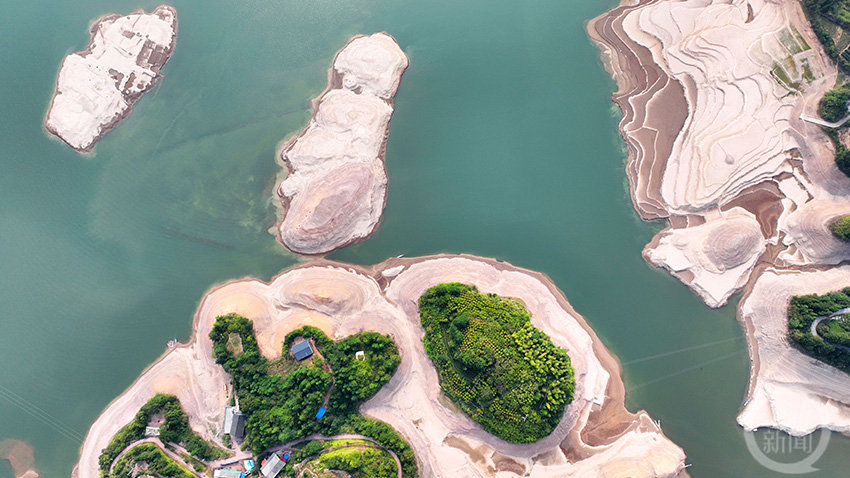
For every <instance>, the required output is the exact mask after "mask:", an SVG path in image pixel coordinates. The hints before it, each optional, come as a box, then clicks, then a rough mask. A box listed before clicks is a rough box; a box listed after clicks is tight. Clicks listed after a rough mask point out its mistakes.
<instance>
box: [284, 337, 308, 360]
mask: <svg viewBox="0 0 850 478" xmlns="http://www.w3.org/2000/svg"><path fill="white" fill-rule="evenodd" d="M289 351H290V352H292V356H293V357H295V360H299V361H300V360H304V359H305V358H307V357H309V356H311V355H313V347H311V346H310V341H309V340H302V341H301V342H298V343H297V344H294V345H293V346H292V347H290V348H289Z"/></svg>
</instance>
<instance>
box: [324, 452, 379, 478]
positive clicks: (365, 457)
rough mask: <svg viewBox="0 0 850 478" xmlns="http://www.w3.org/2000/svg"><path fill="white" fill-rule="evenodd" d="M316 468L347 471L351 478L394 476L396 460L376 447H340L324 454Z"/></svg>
mask: <svg viewBox="0 0 850 478" xmlns="http://www.w3.org/2000/svg"><path fill="white" fill-rule="evenodd" d="M315 468H316V469H319V470H336V471H344V472H347V473H348V475H349V476H350V477H351V478H394V477H395V476H396V465H395V460H393V458H392V457H391V456H390V455H389V454H388V453H387V452H385V451H381V450H378V449H375V448H352V447H349V448H340V449H337V450H333V451H330V452H328V453H324V454H322V455H321V456H320V457H319V458H318V460H316V466H315Z"/></svg>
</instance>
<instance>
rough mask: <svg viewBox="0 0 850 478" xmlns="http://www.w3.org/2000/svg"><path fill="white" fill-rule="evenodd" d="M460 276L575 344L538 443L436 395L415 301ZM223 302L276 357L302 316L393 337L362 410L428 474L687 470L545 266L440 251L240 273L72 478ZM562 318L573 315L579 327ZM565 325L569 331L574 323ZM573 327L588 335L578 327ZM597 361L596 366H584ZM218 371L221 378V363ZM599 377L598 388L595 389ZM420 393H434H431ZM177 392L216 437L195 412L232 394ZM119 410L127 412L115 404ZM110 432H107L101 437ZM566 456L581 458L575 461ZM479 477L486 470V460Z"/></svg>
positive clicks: (86, 451)
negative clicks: (519, 441)
mask: <svg viewBox="0 0 850 478" xmlns="http://www.w3.org/2000/svg"><path fill="white" fill-rule="evenodd" d="M451 278H456V279H459V280H461V281H467V282H471V283H474V284H476V285H478V286H479V288H480V289H481V290H487V291H495V292H497V293H500V294H504V295H506V296H513V297H518V298H520V300H523V301H524V302H525V303H526V304H527V306H528V308H529V311H530V312H531V313H532V322H533V323H534V325H535V326H536V327H538V328H541V330H544V331H545V332H546V333H547V334H552V337H553V341H555V342H556V343H557V344H559V346H562V347H563V346H564V345H565V344H566V343H571V344H572V345H567V347H568V348H569V349H570V356H571V359H572V360H573V362H574V364H575V365H576V376H577V387H576V398H575V400H574V401H573V403H572V404H570V405H569V406H568V407H567V411H566V412H565V414H564V417H563V419H562V421H561V423H560V424H559V426H558V428H557V429H556V431H555V432H554V433H553V434H552V435H550V436H548V437H546V438H544V439H542V440H541V441H539V442H537V443H534V444H530V445H515V444H510V443H507V442H504V441H502V440H499V439H497V438H495V437H493V436H492V435H490V434H488V433H486V432H484V431H483V429H481V428H480V426H478V425H477V424H475V423H474V422H472V421H471V420H470V419H469V418H468V417H466V416H465V415H463V414H460V413H458V412H456V411H452V410H449V409H447V408H445V406H443V405H442V404H441V403H439V402H440V401H439V400H438V398H439V396H440V395H441V394H440V392H439V385H438V384H437V376H436V371H435V370H433V366H432V365H431V363H430V361H429V360H428V359H427V356H426V355H425V352H424V349H423V347H422V344H421V335H422V333H423V332H422V330H421V326H419V325H418V309H417V308H416V300H417V299H418V295H419V294H420V293H421V292H422V291H424V289H422V288H423V287H426V286H429V285H432V283H433V282H435V281H438V282H439V281H446V280H449V279H451ZM420 289H422V290H420ZM511 292H514V293H515V294H511ZM541 293H542V294H543V296H541V295H540V294H541ZM541 297H542V298H541ZM249 309H250V310H249ZM225 311H237V312H241V313H243V314H244V315H245V316H247V317H249V318H251V319H252V320H254V323H255V327H256V328H257V336H258V343H259V344H260V347H261V350H262V351H263V354H264V355H265V354H267V353H271V354H275V353H276V354H279V353H280V351H279V344H278V342H279V341H280V340H282V337H283V335H285V332H287V329H289V328H292V327H295V326H300V325H302V324H303V323H304V321H305V320H306V321H307V322H306V323H312V322H310V320H311V317H315V318H316V320H325V321H329V322H327V324H330V327H331V328H332V329H333V332H332V333H333V334H334V335H336V336H337V337H339V336H343V335H347V334H350V333H354V332H356V331H359V330H364V329H368V330H376V331H379V332H381V333H390V334H391V335H393V337H394V339H395V340H396V342H397V343H398V345H399V350H400V352H401V354H402V365H401V366H400V367H399V370H398V371H397V373H396V374H395V375H394V376H393V378H392V380H391V381H390V383H388V384H387V385H385V386H384V388H383V389H382V390H381V391H379V392H378V394H377V395H376V396H375V397H373V398H372V399H371V400H369V401H368V402H367V403H365V404H364V405H363V406H362V407H361V412H362V413H364V414H366V415H368V416H371V417H373V418H377V419H380V420H383V421H386V422H387V423H389V424H390V425H392V426H393V427H394V428H396V429H397V430H398V431H399V432H400V433H402V435H403V436H404V437H405V438H406V439H407V440H408V442H409V443H410V444H411V446H412V447H413V449H414V452H415V453H416V455H417V459H418V461H419V462H420V472H421V474H422V475H423V476H431V475H433V476H454V475H453V473H454V472H456V471H458V470H461V469H464V470H467V469H468V470H476V469H478V468H477V467H485V468H486V466H491V467H492V466H497V467H504V468H505V469H507V468H512V469H519V468H521V469H523V470H525V471H524V472H525V473H529V474H530V476H541V474H542V475H546V474H548V473H552V472H557V473H559V475H561V476H565V475H575V476H588V474H584V475H582V473H590V474H592V473H593V471H591V470H596V471H597V472H598V471H599V470H613V469H628V470H630V472H633V473H636V474H637V476H674V475H675V474H676V473H679V472H681V471H682V470H683V469H684V453H683V452H682V451H681V449H680V448H678V447H676V446H675V445H674V444H673V443H672V442H670V441H669V440H668V439H667V438H666V437H664V435H663V433H662V432H661V430H660V428H658V426H657V424H656V423H655V422H654V421H653V420H652V419H651V418H650V417H649V416H648V415H647V414H646V412H638V413H636V414H631V413H629V412H627V411H626V410H625V408H624V407H623V398H624V397H623V395H624V393H623V383H622V380H621V379H620V376H619V365H618V363H617V361H616V359H615V358H614V357H613V355H612V354H611V353H610V352H609V351H608V350H607V349H606V348H605V347H604V345H602V344H601V342H600V341H599V339H598V337H597V336H596V335H595V334H594V333H593V331H592V329H590V327H589V326H588V324H587V323H586V321H585V320H584V319H583V318H582V317H581V316H580V315H578V314H576V313H575V311H574V310H573V309H572V307H571V306H570V304H569V302H568V301H567V300H566V297H564V296H563V294H562V293H561V292H560V291H559V290H558V289H557V288H556V287H555V285H554V284H553V283H552V282H551V280H549V279H548V278H547V277H546V276H545V275H543V274H540V273H536V272H532V271H528V270H526V269H521V268H517V267H513V266H511V265H510V264H507V263H504V262H499V261H495V260H492V259H481V258H476V257H474V256H468V255H448V254H441V255H437V256H428V257H423V258H394V259H389V260H387V261H385V262H382V263H380V264H377V265H375V266H371V267H364V266H356V265H351V264H343V263H338V262H333V261H327V260H317V261H312V262H310V263H306V264H300V265H298V266H296V267H293V268H291V269H288V270H286V271H284V272H282V273H281V274H279V275H277V276H275V278H273V279H272V280H271V281H270V282H269V283H268V284H265V283H263V282H261V281H257V280H253V279H243V280H240V281H235V282H230V283H228V284H224V285H220V286H217V287H215V288H213V289H212V290H211V291H209V292H208V293H207V294H206V295H205V297H204V299H203V301H202V302H201V304H200V306H199V308H198V311H197V313H196V315H195V320H194V322H193V335H192V339H191V340H190V342H189V343H187V344H180V345H179V346H177V347H176V348H175V349H174V350H170V351H168V352H166V353H165V354H164V355H163V356H162V357H161V358H160V359H159V360H157V362H156V363H155V364H153V365H152V366H150V367H148V368H147V369H146V371H145V372H144V373H143V374H142V376H140V377H139V379H137V380H136V381H135V382H134V384H133V385H131V386H130V388H128V390H127V391H126V392H124V394H122V395H121V396H120V397H118V398H117V399H115V400H113V402H112V403H111V404H110V405H109V406H108V407H107V408H106V410H105V411H104V412H103V414H101V416H100V417H99V418H98V420H97V421H96V422H95V423H94V425H93V426H92V429H91V430H90V431H89V434H88V435H87V438H86V442H85V443H84V445H83V447H82V450H81V462H80V464H78V467H77V468H75V474H74V476H75V477H83V478H88V477H89V476H94V475H91V474H87V473H81V472H80V466H83V467H90V466H91V465H92V464H95V465H96V457H97V454H98V453H99V449H100V448H102V446H100V445H99V444H98V443H97V442H100V441H104V440H107V441H108V439H109V437H110V436H111V435H109V434H108V432H107V430H106V429H105V428H104V426H105V425H106V422H110V421H111V422H115V421H118V422H120V421H121V419H120V418H121V416H122V413H123V414H124V415H127V416H128V417H129V416H130V415H131V414H134V413H135V411H136V410H137V408H134V407H135V405H134V404H133V403H129V404H128V402H127V401H126V398H127V397H128V396H134V397H136V398H137V399H145V394H151V393H152V392H153V391H155V390H153V389H154V388H155V387H148V388H146V387H147V385H146V384H150V383H152V381H154V380H153V379H154V378H156V377H155V376H156V375H157V374H159V375H167V374H169V373H172V372H170V371H167V370H163V369H161V368H160V367H158V365H160V364H163V363H166V362H173V360H170V359H169V357H173V356H174V355H175V354H179V353H180V352H179V351H180V350H192V351H193V352H194V355H195V357H194V359H193V360H195V361H201V362H204V363H207V364H209V363H213V361H212V356H211V347H210V344H209V340H208V339H205V337H206V335H205V334H206V333H208V330H207V329H208V328H209V327H210V323H211V321H212V320H214V316H215V315H218V314H220V313H224V312H225ZM559 311H560V312H559ZM567 318H569V319H567ZM563 320H572V321H574V322H572V323H573V324H574V325H569V322H567V323H564V322H562V321H563ZM552 321H557V324H559V325H558V327H557V329H553V326H554V324H555V323H556V322H552ZM564 327H566V330H572V332H565V331H564V330H565V329H564ZM575 333H578V334H579V335H581V336H584V337H585V338H584V339H580V338H579V337H578V336H574V335H570V334H575ZM199 338H201V339H202V340H199ZM565 340H567V341H568V342H564V341H565ZM576 340H578V341H577V342H576ZM583 341H587V342H586V343H587V345H586V346H583V345H580V344H582V343H584V342H583ZM588 360H590V361H591V362H588ZM591 363H596V364H597V365H591ZM588 366H590V367H591V368H584V369H583V368H582V367H588ZM597 367H598V368H597ZM196 368H198V369H199V370H201V369H204V367H196ZM218 369H219V370H220V367H218ZM582 370H584V372H582ZM583 373H589V375H582V374H583ZM151 375H153V376H154V377H151ZM221 375H222V376H224V374H223V372H221ZM224 378H225V379H226V377H224ZM215 382H216V381H215V380H213V381H211V383H207V384H205V383H203V380H201V381H198V380H193V381H192V387H194V388H196V389H197V390H196V391H195V392H192V391H183V392H181V391H178V396H180V394H181V393H182V394H183V395H188V396H193V395H197V394H198V393H197V391H198V390H199V391H200V392H201V393H202V394H203V393H207V394H209V393H218V394H219V395H223V394H222V393H221V392H214V390H215V389H216V388H217V387H219V386H220V385H221V384H216V383H215ZM600 386H601V387H602V388H601V389H597V388H587V387H600ZM411 387H412V388H411ZM183 388H185V387H183ZM408 389H409V390H408ZM219 390H221V389H219ZM404 390H406V391H404ZM415 390H418V392H416V391H415ZM423 392H424V394H425V395H427V396H423ZM180 398H181V403H184V406H185V407H186V408H187V412H188V413H189V414H190V417H191V418H192V419H190V424H191V425H192V427H193V429H198V428H203V430H196V431H199V432H201V433H202V434H205V435H206V436H207V438H211V439H216V438H215V437H214V436H212V434H210V433H209V430H208V429H207V428H208V427H209V425H208V424H207V423H208V421H205V420H199V419H197V417H196V416H195V415H201V416H204V417H207V416H210V415H220V413H221V410H217V409H212V408H214V407H215V406H216V405H217V402H222V405H221V406H222V410H223V400H210V401H209V403H207V404H203V405H201V406H198V403H197V402H195V401H194V400H192V399H191V398H190V399H189V400H186V402H184V399H183V397H180ZM222 398H224V397H222ZM186 404H188V405H186ZM122 407H123V408H124V410H123V411H122V413H115V410H118V409H120V408H122ZM204 407H208V408H209V409H204ZM417 416H419V418H416V417H417ZM212 422H213V423H215V422H216V421H215V420H213V421H212ZM122 425H123V423H122ZM119 426H120V425H119ZM585 431H586V432H587V433H585ZM104 432H107V435H108V436H107V437H105V438H98V437H99V436H100V435H103V434H104ZM441 437H442V438H441ZM464 450H469V451H464ZM472 450H477V451H475V452H474V453H475V454H476V455H480V454H482V453H483V456H484V459H483V462H484V463H479V462H478V461H477V459H475V460H473V459H471V458H470V455H469V454H470V453H473V452H472ZM559 457H560V458H559ZM568 458H569V459H572V460H575V462H574V463H570V461H569V459H568ZM553 466H554V468H553ZM617 467H620V468H617ZM453 470H454V471H453ZM556 470H557V471H556ZM470 476H485V474H484V473H483V470H480V469H479V470H478V471H476V472H475V474H474V475H470ZM680 476H684V475H680Z"/></svg>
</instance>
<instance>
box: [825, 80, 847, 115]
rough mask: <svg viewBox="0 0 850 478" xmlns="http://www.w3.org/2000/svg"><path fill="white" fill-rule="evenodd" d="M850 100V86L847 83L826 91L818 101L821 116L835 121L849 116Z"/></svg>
mask: <svg viewBox="0 0 850 478" xmlns="http://www.w3.org/2000/svg"><path fill="white" fill-rule="evenodd" d="M848 101H850V88H847V85H845V86H842V87H841V88H835V89H832V90H829V91H827V92H826V93H824V95H823V98H821V99H820V102H819V103H818V114H819V115H820V117H821V118H823V119H825V120H827V121H830V122H833V121H838V120H840V119H842V118H844V117H845V116H847V102H848Z"/></svg>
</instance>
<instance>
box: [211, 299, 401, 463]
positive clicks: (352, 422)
mask: <svg viewBox="0 0 850 478" xmlns="http://www.w3.org/2000/svg"><path fill="white" fill-rule="evenodd" d="M231 334H238V335H239V336H240V338H241V339H242V352H241V353H240V354H239V355H238V356H236V355H235V354H233V353H232V352H231V351H230V350H228V347H227V343H228V340H229V338H230V336H231ZM299 337H304V338H310V339H312V340H313V343H315V344H316V347H317V348H318V351H319V353H320V354H321V355H322V356H324V357H325V359H326V360H327V365H328V367H329V368H330V370H331V372H328V371H327V370H326V369H325V368H324V364H322V363H317V362H318V361H310V362H308V363H307V364H305V365H301V366H296V367H294V368H291V369H290V371H289V372H287V373H286V374H285V376H283V375H280V374H276V373H271V372H270V371H269V365H270V364H269V362H268V360H267V359H266V358H265V357H263V356H262V355H261V354H260V350H259V347H258V346H257V340H256V336H255V335H254V325H253V323H252V322H251V321H250V320H248V319H246V318H244V317H241V316H239V315H237V314H228V315H224V316H220V317H217V318H216V321H215V325H214V326H213V329H212V331H211V332H210V339H211V340H212V342H213V353H214V355H215V359H216V362H217V363H219V364H221V365H222V367H223V368H224V370H225V371H226V372H227V373H229V374H230V375H231V376H232V377H233V387H234V390H235V392H236V395H237V396H238V397H239V406H240V408H241V409H242V411H243V412H245V414H246V415H247V420H246V423H245V433H246V440H245V441H246V443H247V444H248V445H249V446H251V448H252V449H253V450H254V452H255V453H260V452H262V451H263V450H265V449H267V448H269V447H271V446H274V445H278V444H281V443H287V442H289V441H292V440H296V439H299V438H303V437H306V436H309V435H311V434H314V433H320V434H322V435H325V436H332V435H337V434H340V433H357V434H361V435H364V436H368V437H370V438H372V439H373V440H375V441H377V442H378V443H380V444H381V445H382V446H384V447H386V448H388V449H390V450H393V452H395V453H396V454H397V455H398V456H399V459H400V460H402V471H403V473H404V476H405V477H411V478H412V477H415V476H417V467H416V459H415V457H414V455H413V451H412V450H411V448H410V445H408V444H407V442H406V441H404V439H402V438H401V436H400V435H399V434H398V433H397V432H396V431H395V430H393V429H392V427H390V426H389V425H387V424H386V423H383V422H380V421H377V420H371V419H367V418H365V417H363V416H360V415H359V414H358V412H357V407H358V406H359V405H360V404H361V403H362V402H363V401H365V400H368V399H369V398H371V397H372V395H374V394H375V393H376V392H377V391H378V390H380V388H381V387H382V386H383V385H384V384H385V383H386V382H388V381H389V380H390V378H391V377H392V375H393V373H394V372H395V370H396V369H397V368H398V365H399V364H400V363H401V357H400V356H399V353H398V348H397V346H396V345H395V342H393V340H392V339H391V338H390V337H389V336H386V335H381V334H378V333H375V332H362V333H359V334H354V335H351V336H349V337H346V338H345V339H343V340H341V341H340V342H337V343H334V342H333V341H332V340H330V339H329V338H328V337H327V336H326V335H325V334H324V333H323V332H322V331H321V330H319V329H317V328H315V327H303V328H300V329H298V330H295V331H293V332H291V333H289V334H287V336H286V338H285V339H284V350H283V352H284V358H283V359H282V360H289V359H288V358H286V354H287V353H288V351H289V346H290V345H292V343H293V342H294V341H295V340H296V339H297V338H299ZM358 350H364V352H365V354H366V360H364V361H362V362H361V361H358V360H356V358H355V353H356V352H357V351H358ZM332 385H333V390H332V391H331V393H330V397H329V402H328V411H327V413H326V414H325V416H324V417H323V418H322V419H321V420H316V419H315V415H316V412H317V411H318V410H319V407H320V406H322V403H323V401H324V397H325V395H326V394H327V392H328V390H330V389H331V386H332Z"/></svg>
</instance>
